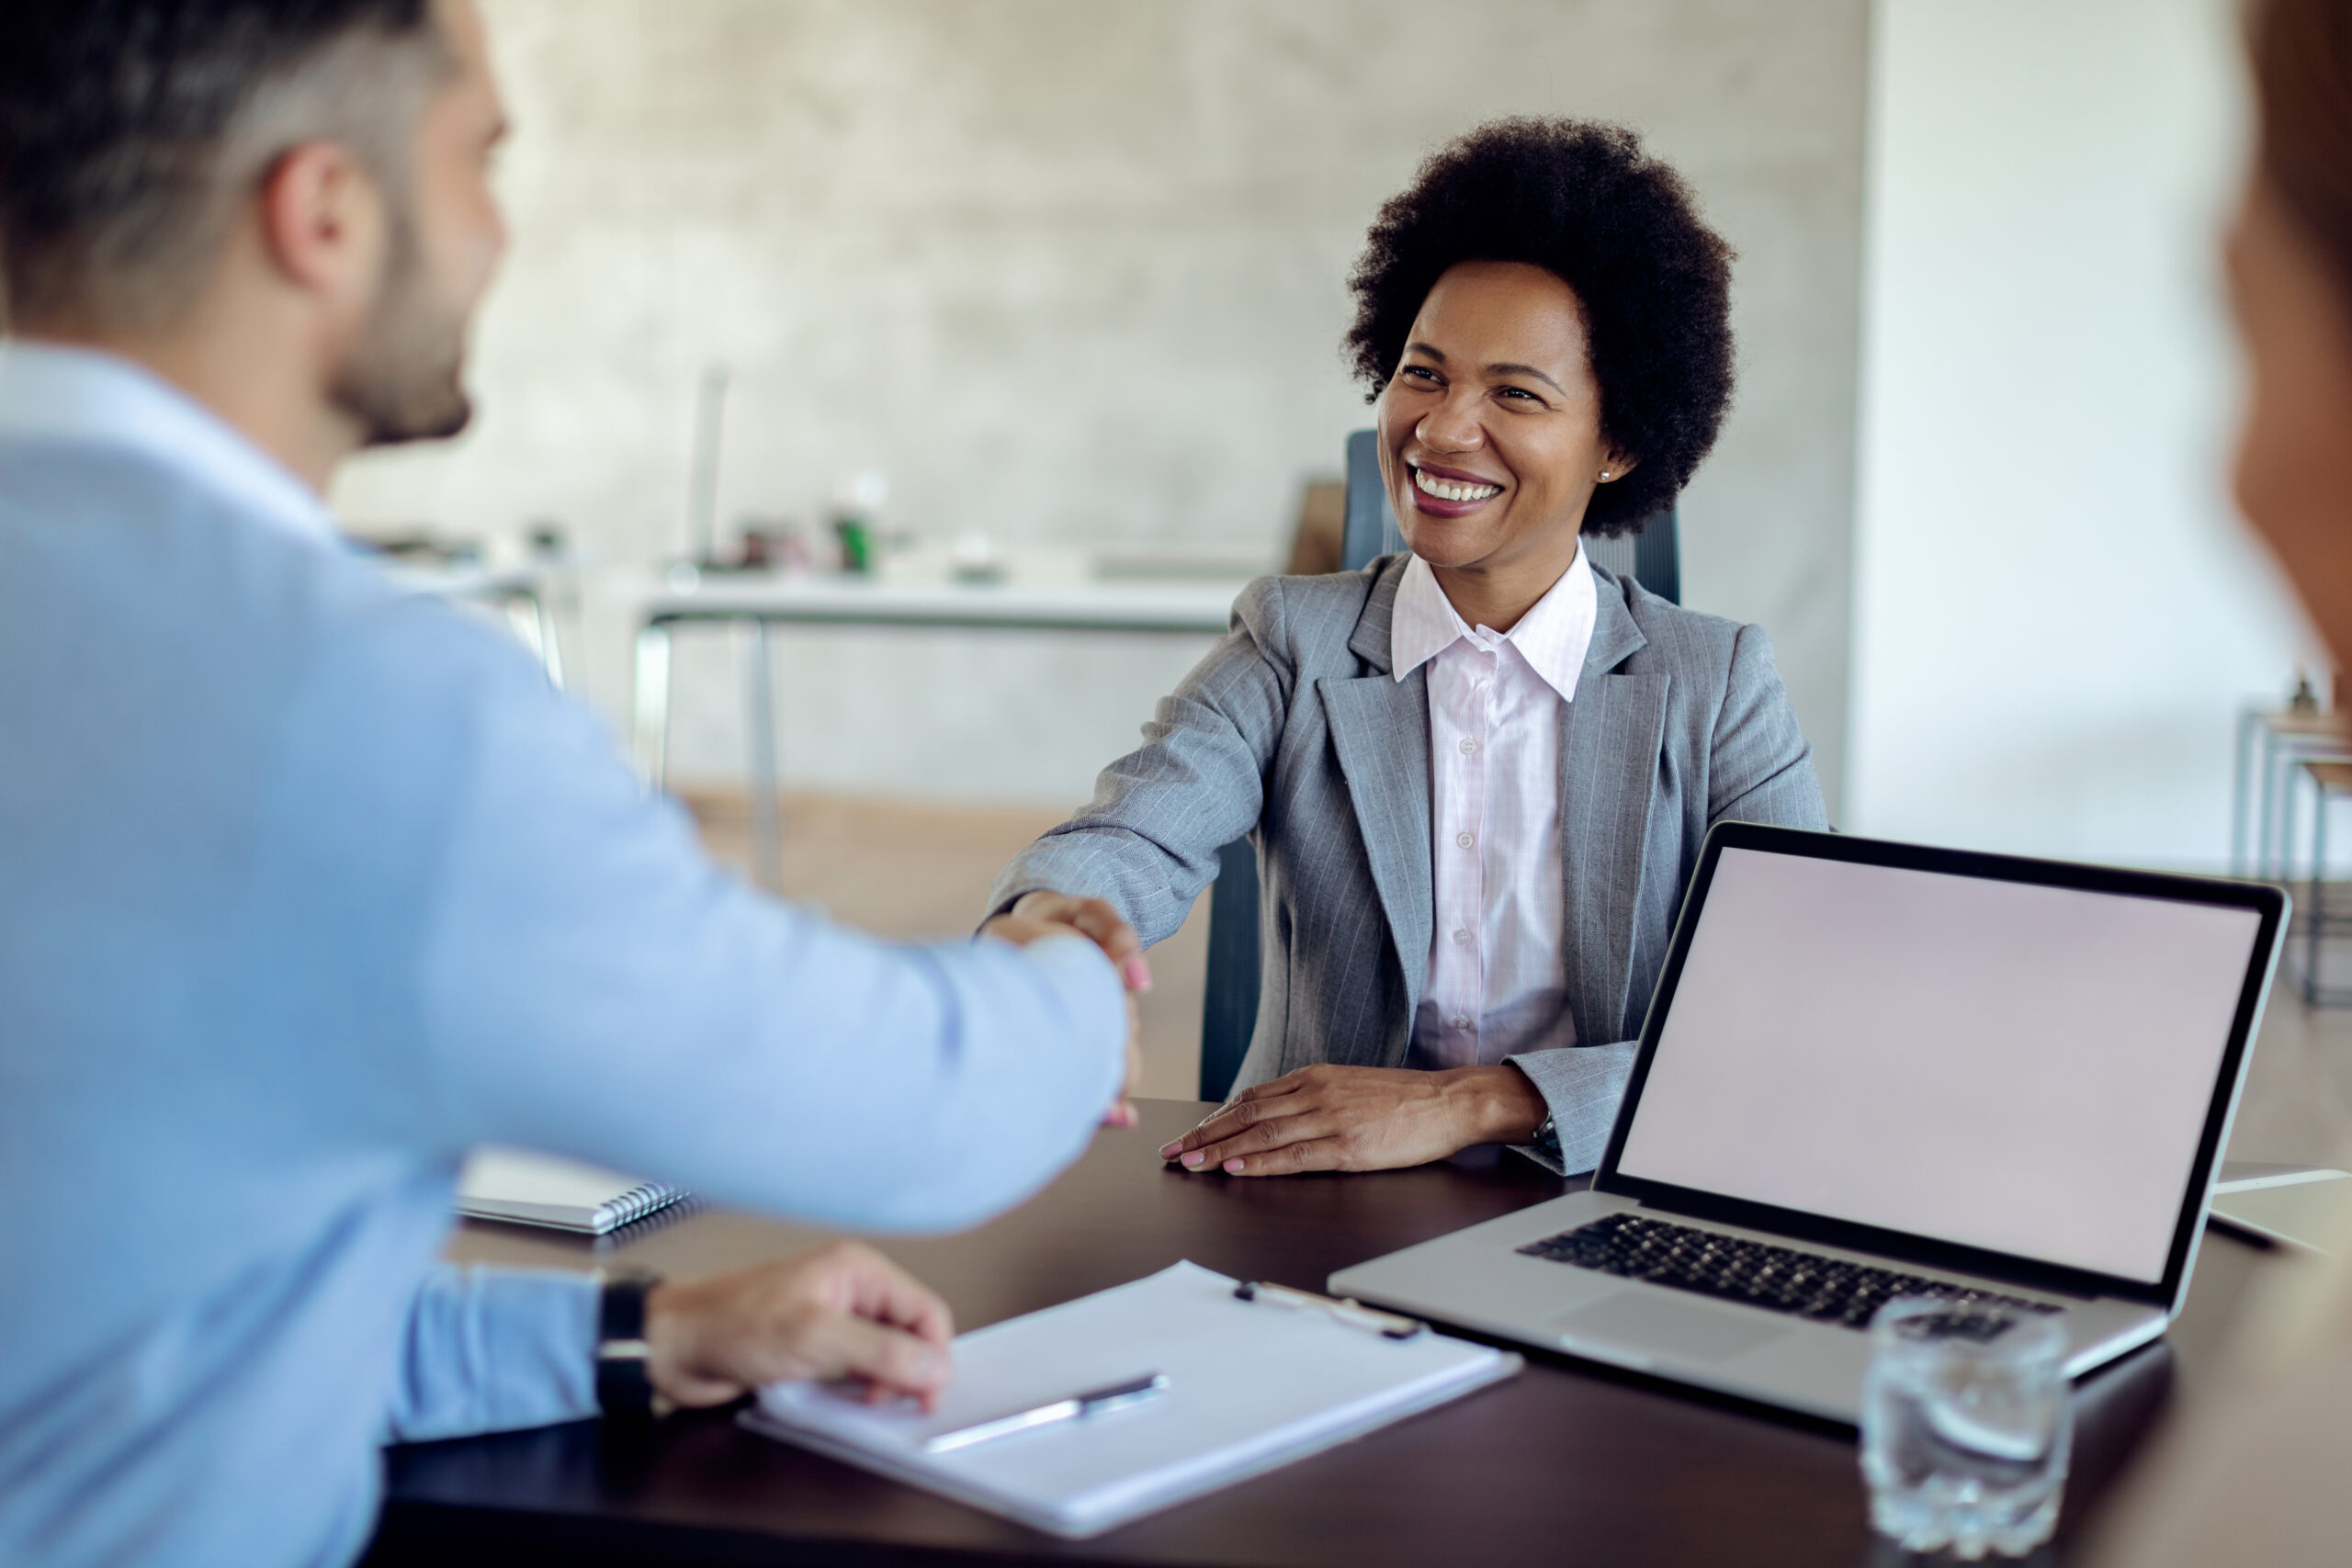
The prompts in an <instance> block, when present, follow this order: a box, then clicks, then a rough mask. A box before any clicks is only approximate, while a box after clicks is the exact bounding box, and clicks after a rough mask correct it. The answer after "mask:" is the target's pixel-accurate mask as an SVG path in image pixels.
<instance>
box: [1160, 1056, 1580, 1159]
mask: <svg viewBox="0 0 2352 1568" xmlns="http://www.w3.org/2000/svg"><path fill="white" fill-rule="evenodd" d="M1545 1114H1546V1112H1545V1110H1544V1097H1543V1096H1542V1095H1540V1094H1538V1093H1537V1092H1536V1091H1535V1085H1534V1084H1533V1083H1532V1082H1530V1081H1529V1079H1528V1077H1527V1075H1526V1074H1525V1073H1522V1072H1521V1071H1520V1070H1519V1069H1518V1068H1517V1067H1514V1066H1507V1065H1506V1066H1493V1067H1450V1068H1447V1069H1446V1070H1445V1071H1443V1072H1435V1073H1425V1072H1419V1071H1415V1070H1413V1069H1411V1068H1392V1067H1335V1066H1316V1067H1302V1068H1300V1069H1299V1070H1298V1071H1297V1072H1295V1073H1287V1074H1284V1075H1283V1077H1278V1078H1276V1079H1274V1080H1273V1081H1272V1082H1271V1083H1261V1084H1260V1085H1258V1086H1257V1087H1256V1088H1255V1089H1244V1090H1242V1092H1241V1093H1240V1094H1239V1095H1238V1096H1236V1097H1235V1099H1234V1100H1233V1102H1232V1103H1231V1104H1229V1105H1227V1106H1226V1107H1225V1108H1224V1109H1223V1110H1222V1111H1218V1112H1217V1113H1216V1115H1214V1116H1212V1117H1210V1118H1209V1119H1208V1120H1207V1121H1205V1122H1202V1123H1201V1124H1200V1125H1199V1126H1197V1127H1195V1128H1193V1130H1192V1131H1191V1132H1189V1133H1187V1134H1184V1135H1183V1136H1182V1138H1180V1139H1178V1140H1177V1141H1176V1142H1175V1143H1172V1144H1170V1145H1168V1146H1167V1147H1166V1148H1163V1149H1161V1150H1160V1151H1159V1156H1160V1157H1161V1158H1162V1159H1167V1160H1172V1161H1174V1162H1176V1163H1177V1164H1179V1165H1181V1166H1182V1167H1183V1168H1185V1169H1187V1170H1199V1171H1211V1170H1221V1171H1224V1172H1225V1173H1226V1174H1227V1175H1228V1176H1289V1175H1293V1174H1295V1173H1296V1172H1299V1171H1306V1170H1390V1169H1394V1168H1397V1167H1398V1166H1407V1165H1424V1164H1427V1163H1428V1162H1429V1161H1430V1160H1433V1159H1443V1158H1444V1157H1445V1156H1448V1155H1450V1154H1453V1153H1455V1152H1457V1151H1459V1150H1462V1149H1466V1148H1468V1147H1469V1146H1470V1145H1473V1144H1509V1143H1522V1142H1524V1141H1526V1140H1527V1139H1529V1138H1532V1137H1533V1136H1534V1135H1535V1129H1536V1128H1538V1127H1540V1126H1542V1125H1543V1124H1544V1116H1545Z"/></svg>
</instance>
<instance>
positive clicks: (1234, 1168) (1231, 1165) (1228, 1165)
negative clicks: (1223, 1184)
mask: <svg viewBox="0 0 2352 1568" xmlns="http://www.w3.org/2000/svg"><path fill="white" fill-rule="evenodd" d="M1225 1171H1226V1174H1227V1176H1238V1175H1240V1174H1241V1162H1240V1161H1239V1160H1238V1159H1229V1160H1227V1161H1226V1162H1225Z"/></svg>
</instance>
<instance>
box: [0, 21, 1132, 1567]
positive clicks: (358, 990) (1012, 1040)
mask: <svg viewBox="0 0 2352 1568" xmlns="http://www.w3.org/2000/svg"><path fill="white" fill-rule="evenodd" d="M503 126H504V120H503V114H502V111H501V107H500V104H499V99H498V95H497V92H496V90H495V87H494V85H493V83H492V76H491V73H490V69H489V64H488V62H487V60H486V58H485V53H484V42H483V38H482V31H481V23H480V21H479V19H478V18H477V17H476V15H475V13H474V10H473V8H472V6H471V4H470V0H9V4H8V5H7V6H5V7H0V278H4V279H5V294H6V311H7V318H8V321H9V323H10V327H11V330H12V331H13V333H14V336H12V337H10V338H8V339H7V340H6V342H5V343H0V736H5V737H6V750H7V761H6V764H5V766H0V868H5V869H0V1190H5V1191H6V1192H8V1193H9V1194H10V1195H11V1201H10V1202H9V1204H8V1207H7V1213H6V1220H5V1221H0V1237H5V1241H6V1248H5V1250H6V1255H7V1259H8V1269H9V1276H8V1281H7V1284H6V1287H5V1288H0V1346H5V1347H6V1353H5V1355H0V1562H11V1563H28V1564H29V1563H41V1564H44V1565H47V1568H69V1565H82V1564H99V1563H107V1564H115V1563H182V1562H185V1563H197V1562H204V1563H221V1562H236V1563H240V1564H253V1565H257V1568H267V1565H272V1564H287V1565H292V1564H330V1563H336V1562H347V1561H349V1560H351V1559H352V1558H353V1557H354V1556H355V1555H356V1553H357V1552H358V1551H360V1550H361V1548H362V1546H363V1544H364V1543H365V1541H366V1540H367V1539H368V1532H369V1529H370V1527H371V1522H372V1519H373V1516H374V1513H375V1509H376V1504H377V1498H378V1493H379V1486H380V1471H381V1461H380V1459H379V1454H378V1449H379V1445H380V1444H381V1443H382V1442H384V1441H385V1440H387V1439H388V1438H390V1439H404V1438H444V1437H450V1436H455V1435H459V1434H464V1433H471V1432H481V1431H485V1430H490V1429H493V1428H500V1427H521V1426H528V1425H534V1424H538V1423H544V1422H553V1421H566V1420H571V1419H574V1418H577V1417H582V1416H591V1415H594V1414H595V1413H596V1411H597V1409H598V1405H599V1391H600V1389H601V1390H602V1392H603V1393H604V1394H605V1403H606V1404H607V1405H608V1407H611V1408H614V1409H616V1410H618V1411H627V1412H631V1413H635V1412H640V1411H642V1410H643V1409H644V1408H645V1407H646V1406H648V1405H650V1404H651V1403H652V1401H653V1400H654V1399H655V1398H656V1397H660V1398H666V1399H667V1400H670V1401H673V1402H675V1403H677V1404H712V1403H717V1402H721V1401H725V1400H727V1399H730V1398H733V1397H735V1396H737V1395H738V1394H740V1393H742V1392H744V1391H746V1390H747V1389H749V1388H752V1387H753V1386H755V1385H757V1384H759V1383H762V1382H769V1381H772V1380H778V1379H786V1378H801V1377H836V1376H853V1377H862V1378H864V1379H865V1380H867V1381H868V1382H869V1385H870V1386H871V1387H872V1388H874V1389H875V1390H876V1392H877V1393H910V1394H914V1395H917V1396H922V1397H926V1398H927V1397H929V1396H931V1395H932V1394H933V1393H934V1392H935V1391H936V1390H937V1389H938V1388H939V1387H940V1386H941V1385H942V1383H943V1382H944V1380H945V1379H946V1377H947V1376H948V1374H949V1370H950V1369H949V1363H948V1356H947V1348H946V1342H947V1339H948V1337H949V1334H950V1331H951V1329H950V1323H949V1318H948V1313H947V1309H946V1307H945V1306H944V1303H942V1302H941V1301H940V1300H939V1299H938V1298H937V1297H936V1296H935V1295H933V1293H932V1292H930V1291H928V1290H926V1289H925V1288H924V1287H922V1285H921V1284H919V1283H917V1282H916V1281H915V1280H912V1279H910V1278H909V1277H908V1276H907V1275H905V1274H904V1273H902V1272H900V1271H899V1269H897V1268H895V1267H894V1266H893V1265H891V1264H889V1263H888V1262H887V1261H886V1260H884V1259H883V1258H881V1257H880V1256H879V1255H878V1254H876V1253H874V1252H872V1251H870V1250H867V1249H865V1248H863V1247H853V1246H842V1247H833V1248H831V1249H827V1250H825V1251H822V1252H820V1253H818V1254H815V1255H813V1256H811V1257H808V1258H798V1259H791V1260H786V1261H784V1262H781V1263H777V1264H774V1265H771V1266H768V1267H765V1268H761V1269H752V1270H747V1271H745V1272H743V1273H741V1274H738V1275H731V1276H727V1277H724V1278H721V1279H717V1280H703V1281H698V1282H694V1283H678V1284H648V1283H647V1282H646V1281H643V1280H613V1281H607V1282H605V1283H604V1284H603V1285H602V1286H600V1284H599V1282H598V1280H596V1278H595V1277H594V1276H590V1275H585V1274H565V1273H553V1272H548V1273H533V1272H523V1271H501V1270H491V1269H455V1268H450V1267H447V1266H440V1265H436V1263H435V1256H436V1254H437V1253H438V1252H439V1250H440V1249H441V1247H442V1243H443V1239H444V1237H445V1235H447V1232H448V1230H449V1227H450V1224H451V1198H452V1192H453V1188H454V1184H455V1179H456V1175H457V1171H458V1165H459V1161H460V1158H461V1156H463V1155H464V1154H465V1152H466V1150H467V1149H468V1148H469V1146H471V1145H477V1144H483V1143H498V1144H506V1145H525V1146H529V1147H534V1148H539V1149H545V1150H549V1151H552V1152H555V1153H559V1154H562V1155H568V1156H576V1157H579V1158H582V1159H588V1160H593V1161H595V1162H598V1163H600V1164H604V1165H607V1166H612V1167H616V1168H622V1169H626V1170H631V1171H637V1172H641V1173H644V1174H647V1175H651V1176H658V1177H660V1178H661V1179H665V1180H669V1181H675V1182H679V1183H683V1184H685V1185H689V1186H691V1187H693V1188H695V1189H697V1190H700V1191H702V1192H704V1193H707V1195H709V1196H711V1197H712V1198H715V1199H718V1200H720V1201H727V1202H731V1203H736V1204H742V1205H750V1206H754V1207H757V1208H761V1209H764V1210H768V1211H771V1212H775V1213H784V1214H790V1215H793V1216H796V1217H797V1218H800V1219H803V1220H807V1221H809V1222H812V1223H815V1224H828V1225H841V1226H859V1227H910V1228H942V1227H953V1226H960V1225H964V1224H970V1223H973V1222H976V1221H978V1220H979V1219H981V1218H983V1217H985V1216H987V1215H989V1214H990V1213H995V1212H997V1211H999V1210H1001V1209H1003V1208H1005V1207H1006V1206H1008V1205H1010V1204H1012V1203H1014V1202H1016V1201H1020V1200H1021V1199H1022V1198H1023V1197H1024V1196H1026V1195H1027V1194H1028V1193H1029V1192H1031V1191H1032V1190H1035V1188H1036V1187H1037V1186H1038V1185H1039V1184H1040V1183H1042V1182H1044V1181H1045V1180H1046V1179H1047V1178H1048V1177H1049V1176H1051V1175H1052V1174H1053V1173H1054V1172H1055V1171H1056V1170H1057V1169H1058V1168H1061V1167H1062V1166H1063V1165H1064V1164H1065V1163H1066V1162H1067V1161H1069V1159H1070V1158H1071V1157H1073V1156H1075V1155H1076V1154H1077V1153H1079V1152H1080V1149H1081V1148H1082V1147H1083V1145H1085V1143H1086V1141H1087V1139H1088V1137H1089V1135H1090V1133H1091V1129H1092V1128H1093V1127H1094V1126H1095V1125H1096V1124H1097V1123H1098V1122H1100V1121H1101V1120H1103V1117H1104V1115H1105V1109H1106V1107H1112V1108H1113V1110H1112V1112H1111V1114H1112V1115H1113V1116H1114V1118H1115V1117H1117V1116H1118V1114H1119V1112H1118V1110H1117V1109H1116V1107H1115V1106H1114V1100H1116V1097H1117V1096H1118V1095H1119V1093H1120V1087H1121V1083H1122V1078H1123V1075H1124V1074H1125V1072H1126V1071H1127V1070H1128V1066H1129V1063H1128V1060H1127V1058H1126V1056H1125V1055H1124V1054H1123V1044H1125V1043H1128V1042H1129V1040H1130V1016H1129V1009H1128V1006H1127V1004H1126V1001H1125V995H1124V992H1123V989H1122V987H1121V984H1120V981H1119V977H1118V975H1117V973H1116V972H1115V970H1114V968H1113V966H1112V965H1111V964H1108V963H1106V962H1105V960H1104V958H1103V954H1102V953H1100V952H1098V951H1097V950H1096V947H1095V945H1094V944H1093V943H1092V942H1089V941H1086V940H1084V939H1082V938H1080V937H1079V936H1078V935H1077V934H1076V933H1074V932H1071V931H1067V930H1062V929H1058V928H1055V927H1052V926H1049V925H1046V924H1044V923H1040V922H1035V921H1028V922H1016V923H1014V924H1012V925H1006V924H1003V923H1000V924H998V925H997V926H996V927H995V928H993V929H994V931H995V933H996V936H994V937H989V938H984V939H982V940H980V941H978V942H974V943H966V944H956V945H955V946H953V947H931V948H918V947H906V946H898V945H891V944H886V943H883V942H876V941H873V940H869V939H867V938H864V937H861V936H857V935H854V934H853V933H850V932H848V931H842V930H839V929H836V928H834V927H832V926H830V925H828V924H826V923H825V922H824V921H823V920H821V919H817V918H815V917H813V916H810V915H807V914H803V913H799V912H797V911H794V910H791V909H788V908H785V907H783V906H782V905H779V904H777V903H775V902H774V901H772V900H770V899H768V898H766V897H763V896H762V895H760V894H758V893H756V892H755V891H753V890H752V889H751V888H749V887H747V886H744V885H743V884H742V883H741V882H740V881H738V880H737V879H736V878H734V877H733V876H731V875H729V874H724V873H723V872H721V871H720V870H719V869H718V867H716V866H715V865H713V864H712V863H710V862H709V861H708V860H707V859H706V858H705V856H704V855H703V853H702V852H701V851H700V850H699V848H698V847H697V845H696V842H695V836H694V833H693V830H692V828H691V825H690V824H689V822H688V821H687V819H686V818H685V817H684V814H683V813H682V812H680V811H679V810H678V809H677V808H676V807H674V806H673V804H671V803H669V802H666V801H663V800H660V799H655V798H650V797H649V796H648V795H646V793H645V792H644V790H643V789H642V787H641V786H640V784H639V781H638V779H637V778H636V777H635V776H634V774H633V773H632V772H631V770H630V769H629V768H628V765H627V764H626V762H625V761H623V760H622V758H621V757H620V756H619V755H618V754H617V753H616V750H615V749H614V748H613V746H612V745H611V744H610V743H609V741H608V739H607V737H606V735H605V731H604V728H603V727H602V726H601V724H600V723H599V722H598V721H597V720H596V719H595V718H594V717H593V716H591V715H589V714H588V713H587V712H585V711H584V710H582V709H581V708H579V707H578V706H576V705H573V704H571V703H570V702H568V701H567V700H565V699H564V698H563V697H562V696H560V694H557V693H555V692H554V691H552V690H551V689H550V688H549V687H548V682H547V681H546V680H545V678H544V677H543V676H542V674H541V673H540V671H539V670H538V669H537V666H536V665H535V664H533V663H532V662H531V661H530V660H528V658H527V657H526V656H525V655H524V653H523V652H522V651H521V650H520V649H519V648H517V647H516V646H515V644H514V643H513V642H512V641H511V639H507V638H504V637H501V636H499V635H497V634H496V633H494V632H492V631H490V630H487V629H484V628H482V627H480V626H477V624H476V623H474V622H473V621H472V620H470V619H469V618H468V617H467V616H465V615H460V614H458V613H456V612H454V611H452V610H450V609H448V608H447V607H445V606H443V605H441V604H438V603H436V602H433V601H429V600H427V599H424V598H422V597H419V596H415V595H411V594H407V593H403V592H399V591H396V590H395V589H394V588H393V587H392V586H391V585H390V583H389V582H388V581H387V580H386V579H385V578H384V577H383V576H381V575H380V574H379V571H378V570H376V569H375V568H374V567H373V566H371V565H370V564H369V563H368V561H367V560H366V559H365V558H363V557H361V556H360V555H358V554H357V553H356V552H355V551H354V550H353V549H351V548H350V547H346V546H345V544H344V543H343V542H342V541H341V540H339V538H338V537H337V536H336V533H335V531H334V525H333V522H332V520H331V519H330V517H329V515H328V513H327V512H326V510H325V507H324V505H323V504H322V500H321V496H322V492H323V491H324V490H325V488H326V486H327V484H328V481H329V479H330V477H331V475H332V474H333V472H334V468H335V466H336V464H337V463H338V462H339V461H340V460H341V459H343V458H344V457H346V456H348V455H349V454H350V453H352V452H354V451H356V450H357V449H358V448H361V447H364V446H378V445H382V444H386V443H394V442H403V441H414V440H421V439H429V438H433V437H437V436H446V435H449V434H455V433H456V432H457V431H458V430H459V429H461V428H462V427H463V426H464V425H465V423H467V418H468V413H469V410H468V403H467V398H466V394H465V391H464V389H463V386H462V380H461V376H462V371H463V368H464V361H465V350H466V340H467V329H468V322H469V319H470V318H471V316H472V314H473V310H474V307H475V305H476V303H477V302H478V301H479V299H481V294H482V291H483V289H484V288H485V287H486V285H487V284H488V282H489V280H490V277H491V276H492V271H493V269H494V267H495V265H496V264H497V262H498V260H499V257H500V254H501V252H502V250H503V244H504V235H503V231H502V227H501V222H500V218H499V214H498V210H497V207H496V204H495V203H494V201H493V200H492V195H491V190H490V186H489V184H488V172H489V168H490V164H491V160H492V150H493V148H494V147H495V146H496V145H497V143H498V142H499V141H500V138H501V135H502V133H503ZM996 937H1002V938H1005V939H1007V940H1003V941H1000V940H996ZM1129 1048H1130V1049H1131V1045H1130V1047H1129ZM607 1310H612V1311H614V1312H615V1316H614V1317H613V1318H612V1319H611V1320H610V1322H611V1323H612V1324H614V1325H616V1329H615V1331H614V1332H611V1333H607V1334H605V1335H604V1336H602V1337H603V1338H605V1339H608V1340H614V1341H616V1342H619V1346H618V1349H617V1350H616V1353H615V1355H614V1356H613V1357H612V1358H611V1359H608V1360H607V1361H605V1363H603V1364H602V1365H600V1364H599V1362H598V1360H597V1355H596V1348H597V1346H598V1344H599V1342H600V1331H599V1323H600V1313H603V1312H605V1311H607ZM639 1318H641V1333H633V1332H631V1331H633V1330H636V1329H638V1328H639V1326H640V1325H639V1324H638V1323H635V1322H632V1321H631V1320H632V1319H639Z"/></svg>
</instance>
